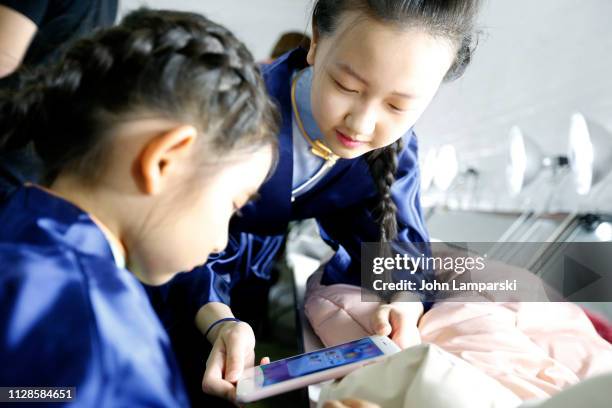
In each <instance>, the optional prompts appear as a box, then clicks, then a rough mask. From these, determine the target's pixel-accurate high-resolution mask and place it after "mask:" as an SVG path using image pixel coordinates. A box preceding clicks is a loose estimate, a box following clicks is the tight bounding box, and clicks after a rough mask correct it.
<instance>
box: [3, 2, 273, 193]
mask: <svg viewBox="0 0 612 408" xmlns="http://www.w3.org/2000/svg"><path fill="white" fill-rule="evenodd" d="M0 114H1V115H2V116H1V119H0V148H1V149H3V150H10V149H18V148H21V147H24V146H26V145H28V144H30V142H33V147H34V149H35V151H36V153H37V154H38V156H39V157H40V158H41V159H42V161H43V163H44V166H45V174H46V182H51V181H52V180H53V179H54V178H55V177H56V176H57V175H58V174H59V173H60V172H61V171H70V172H73V173H75V174H78V175H80V176H81V177H82V178H84V179H85V180H91V179H94V178H95V177H96V176H97V175H98V174H99V171H100V168H101V167H102V165H103V160H104V158H105V157H106V151H107V149H106V147H107V146H108V143H107V142H108V139H109V138H108V137H105V136H106V133H107V132H108V128H109V127H112V126H113V125H115V124H117V123H120V122H121V121H124V120H130V119H133V118H142V117H159V118H165V119H169V120H175V121H177V122H179V123H187V124H190V125H193V126H194V127H196V128H197V129H198V131H199V132H201V133H205V134H206V135H207V137H206V138H205V139H206V141H205V142H203V143H206V145H207V146H209V148H211V149H213V150H215V151H218V152H219V153H222V152H225V151H228V150H230V149H235V148H241V149H242V148H244V149H257V148H259V147H263V146H265V145H268V144H275V143H276V132H277V126H278V125H277V123H278V115H277V113H276V109H275V108H274V105H273V104H272V103H271V101H270V100H269V98H268V96H267V92H266V90H265V87H264V84H263V80H262V78H261V75H260V72H259V68H258V66H257V65H256V64H255V62H254V61H253V57H252V56H251V54H250V53H249V51H248V50H247V49H246V47H245V46H244V45H243V44H242V43H241V42H240V41H238V40H237V39H236V38H235V37H234V36H233V35H232V34H231V33H230V32H229V31H228V30H227V29H226V28H224V27H222V26H220V25H218V24H216V23H214V22H212V21H210V20H208V19H207V18H205V17H203V16H201V15H198V14H193V13H185V12H175V11H165V10H148V9H140V10H137V11H134V12H132V13H130V14H129V15H127V16H126V17H125V18H124V19H123V21H122V22H121V24H120V25H118V26H115V27H113V28H109V29H105V30H101V31H99V32H97V33H95V34H94V35H92V36H91V37H89V38H84V39H81V40H79V41H77V42H75V43H74V44H73V45H72V46H70V47H69V48H68V50H67V51H66V53H65V55H64V56H63V57H62V58H61V59H60V61H59V62H58V63H57V64H56V65H54V66H53V67H51V68H50V69H48V70H45V71H43V72H40V73H38V74H35V75H31V76H30V77H28V78H26V79H25V80H24V81H22V84H21V87H20V89H19V90H18V91H17V93H16V94H14V95H9V94H5V95H2V96H1V97H0ZM199 139H202V138H199Z"/></svg>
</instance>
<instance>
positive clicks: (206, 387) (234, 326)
mask: <svg viewBox="0 0 612 408" xmlns="http://www.w3.org/2000/svg"><path fill="white" fill-rule="evenodd" d="M215 329H217V328H215ZM215 334H216V339H215V341H214V342H213V347H212V351H211V352H210V355H209V356H208V360H207V361H206V371H205V372H204V378H203V379H202V390H203V391H204V392H205V393H207V394H212V395H216V396H218V397H223V398H225V399H228V400H230V401H233V400H235V398H236V383H237V382H238V379H239V378H240V377H241V375H242V372H243V370H244V369H245V368H248V367H252V366H253V363H254V360H255V334H254V333H253V329H251V326H249V325H248V324H247V323H244V322H235V321H231V322H225V323H221V324H219V328H218V330H217V332H216V333H215ZM263 361H269V360H267V359H264V360H262V364H265V363H264V362H263Z"/></svg>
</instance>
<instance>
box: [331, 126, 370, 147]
mask: <svg viewBox="0 0 612 408" xmlns="http://www.w3.org/2000/svg"><path fill="white" fill-rule="evenodd" d="M336 138H337V139H338V141H339V142H340V143H342V145H343V146H344V147H347V148H349V149H354V148H356V147H359V146H361V145H363V144H364V143H365V142H361V141H359V140H355V139H351V138H350V137H348V136H347V135H345V134H344V133H342V132H340V131H339V130H336Z"/></svg>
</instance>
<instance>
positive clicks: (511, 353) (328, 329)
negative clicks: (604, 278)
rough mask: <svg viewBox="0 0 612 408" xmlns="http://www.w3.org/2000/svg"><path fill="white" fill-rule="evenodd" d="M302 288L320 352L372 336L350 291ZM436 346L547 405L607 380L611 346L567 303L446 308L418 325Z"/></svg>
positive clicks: (368, 309) (312, 284)
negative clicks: (595, 379) (585, 383)
mask: <svg viewBox="0 0 612 408" xmlns="http://www.w3.org/2000/svg"><path fill="white" fill-rule="evenodd" d="M318 281H319V279H318V276H317V275H314V276H313V277H311V279H310V280H309V282H308V287H307V295H306V303H305V313H306V316H307V317H308V319H309V321H310V323H311V325H312V327H313V329H314V331H315V332H316V333H317V335H318V336H319V337H320V338H321V340H322V341H323V343H324V344H325V345H326V346H331V345H335V344H340V343H343V342H346V341H349V340H352V339H355V338H360V337H365V336H369V335H371V334H372V330H371V329H370V324H369V322H370V316H371V314H372V312H373V311H374V310H375V309H376V307H377V306H378V304H377V303H366V302H362V301H361V291H360V289H359V288H358V287H355V286H350V285H331V286H321V285H319V284H318ZM419 331H420V333H421V337H422V339H423V342H425V343H434V344H436V345H438V346H439V347H441V348H443V349H444V350H446V351H448V352H450V353H452V354H454V355H456V356H458V357H460V358H462V359H464V360H465V361H467V362H469V363H471V364H472V365H474V366H475V367H477V368H479V369H481V370H482V371H484V372H485V373H486V374H488V375H489V376H491V377H493V378H495V379H496V380H498V381H499V382H500V383H501V384H502V385H504V386H506V387H507V388H508V389H509V390H511V391H512V392H513V393H514V394H516V395H517V396H518V397H519V398H522V399H531V398H545V397H548V396H550V395H552V394H554V393H556V392H558V391H560V390H562V389H563V388H565V387H567V386H568V385H571V384H575V383H577V382H578V381H580V380H581V379H584V378H586V377H590V376H592V375H595V374H598V373H602V372H612V346H611V345H610V344H609V343H608V342H606V341H605V340H604V339H603V338H601V337H600V336H599V335H598V334H597V332H596V331H595V328H594V327H593V325H592V324H591V322H590V321H589V319H588V318H587V316H586V315H585V313H584V312H583V311H582V309H580V308H579V307H578V306H576V305H574V304H572V303H518V302H506V303H492V302H473V303H465V302H461V303H460V302H445V303H438V304H435V305H434V307H433V308H432V309H431V310H429V311H428V312H427V313H426V314H425V315H424V316H423V317H422V318H421V320H420V321H419Z"/></svg>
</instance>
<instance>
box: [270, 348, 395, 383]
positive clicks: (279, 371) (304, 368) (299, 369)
mask: <svg viewBox="0 0 612 408" xmlns="http://www.w3.org/2000/svg"><path fill="white" fill-rule="evenodd" d="M383 354H384V353H383V352H382V351H381V350H380V349H379V348H378V346H377V345H376V344H375V343H374V342H373V341H372V340H371V339H370V338H367V337H366V338H364V339H359V340H355V341H352V342H350V343H345V344H341V345H339V346H335V347H329V348H326V349H322V350H317V351H312V352H310V353H306V354H302V355H299V356H295V357H291V358H286V359H284V360H279V361H275V362H273V363H270V364H266V365H262V366H261V370H262V372H263V375H264V381H263V386H266V385H271V384H276V383H279V382H281V381H286V380H290V379H292V378H296V377H300V376H303V375H306V374H311V373H315V372H317V371H322V370H326V369H328V368H333V367H339V366H343V365H346V364H350V363H354V362H356V361H361V360H367V359H369V358H373V357H378V356H382V355H383Z"/></svg>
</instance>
